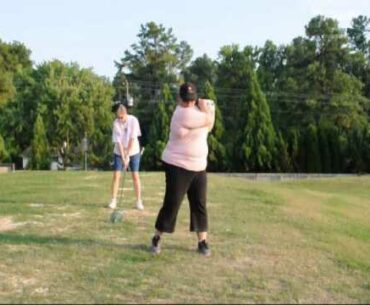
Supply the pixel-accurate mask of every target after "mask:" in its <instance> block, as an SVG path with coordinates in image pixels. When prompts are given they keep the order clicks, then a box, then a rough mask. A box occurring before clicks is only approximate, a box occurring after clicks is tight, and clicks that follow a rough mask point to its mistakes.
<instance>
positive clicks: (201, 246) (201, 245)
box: [198, 240, 211, 257]
mask: <svg viewBox="0 0 370 305" xmlns="http://www.w3.org/2000/svg"><path fill="white" fill-rule="evenodd" d="M198 252H199V254H202V255H204V256H206V257H208V256H210V255H211V250H210V249H209V248H208V244H207V242H206V240H202V241H201V242H198Z"/></svg>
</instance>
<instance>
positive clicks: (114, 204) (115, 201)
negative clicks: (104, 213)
mask: <svg viewBox="0 0 370 305" xmlns="http://www.w3.org/2000/svg"><path fill="white" fill-rule="evenodd" d="M116 207H117V200H116V199H112V201H111V202H110V203H109V205H108V208H110V209H115V208H116Z"/></svg>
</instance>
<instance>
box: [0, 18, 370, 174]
mask: <svg viewBox="0 0 370 305" xmlns="http://www.w3.org/2000/svg"><path fill="white" fill-rule="evenodd" d="M369 25H370V18H368V17H365V16H358V17H356V18H353V20H352V23H351V26H350V27H349V28H347V29H343V28H340V26H339V24H338V22H337V21H336V20H335V19H332V18H326V17H324V16H317V17H314V18H312V19H311V20H310V21H309V23H308V24H307V25H306V26H305V35H304V36H300V37H296V38H294V39H293V40H292V42H291V43H289V44H286V45H276V44H274V43H273V42H272V41H266V43H265V44H264V45H263V46H262V47H256V46H243V47H240V46H239V45H236V44H235V45H227V46H223V47H221V48H220V51H219V54H218V58H217V59H211V58H209V57H208V56H207V55H206V54H205V55H203V56H201V57H198V58H195V59H194V60H192V57H193V51H192V48H191V46H190V45H189V44H188V43H187V42H185V41H178V40H177V38H176V37H175V35H174V33H173V30H172V29H171V28H165V27H164V26H163V25H161V24H156V23H154V22H148V23H146V24H143V25H142V26H141V27H140V29H139V33H138V35H137V38H138V39H137V42H135V43H134V44H132V45H131V47H130V48H129V49H128V50H126V51H125V52H124V54H123V56H122V58H120V59H117V61H116V62H115V65H116V68H117V73H116V76H115V77H114V79H113V80H112V81H110V80H109V79H107V78H104V77H100V76H98V75H96V74H95V73H94V72H93V71H92V70H90V69H83V68H80V67H79V66H78V65H77V64H75V63H63V62H60V61H58V60H54V61H51V62H45V63H42V64H40V65H38V66H34V65H33V63H32V61H31V59H30V55H31V52H30V50H28V49H27V48H26V46H24V45H23V44H21V43H18V42H14V43H5V42H2V41H0V112H1V115H0V162H17V160H18V158H19V156H20V155H21V154H22V152H24V151H25V150H27V149H29V150H30V153H31V156H32V158H31V163H30V168H33V169H47V168H48V167H49V164H50V159H51V158H52V157H53V156H57V155H59V157H61V158H62V159H63V164H64V166H67V165H68V164H76V163H81V162H82V160H83V158H82V153H83V152H82V149H81V141H82V138H83V137H85V136H86V137H87V138H88V139H89V151H88V162H89V166H90V167H93V168H101V169H108V168H109V167H110V160H111V154H112V143H111V126H112V121H113V118H114V115H113V114H112V113H111V112H110V109H111V104H112V101H114V100H117V99H125V97H126V92H127V90H129V93H130V95H131V96H133V97H134V107H133V108H132V109H131V110H130V111H132V112H133V114H135V115H136V116H137V117H138V118H139V121H140V124H141V128H142V132H143V136H142V139H141V144H142V145H143V146H144V147H145V152H144V154H143V159H142V167H143V169H144V170H160V169H161V162H160V156H161V153H162V151H163V149H164V147H165V144H166V142H167V139H168V135H169V124H170V119H171V115H172V112H173V111H174V109H175V106H176V102H177V90H178V86H179V84H180V83H181V82H183V81H190V82H194V83H195V84H196V85H197V87H198V91H199V95H200V96H201V97H204V98H211V99H213V100H215V101H216V105H217V106H216V123H215V128H214V129H213V131H212V132H211V133H210V135H209V137H208V144H209V167H208V168H209V170H210V171H233V172H324V173H339V172H348V173H363V172H369V171H370V124H369V115H370V40H369V39H368V33H369ZM127 86H128V87H127Z"/></svg>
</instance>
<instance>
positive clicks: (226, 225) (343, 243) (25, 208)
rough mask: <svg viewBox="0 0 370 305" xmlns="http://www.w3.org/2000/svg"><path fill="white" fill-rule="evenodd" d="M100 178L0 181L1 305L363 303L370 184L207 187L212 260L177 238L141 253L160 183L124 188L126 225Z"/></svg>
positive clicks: (229, 182)
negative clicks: (137, 197) (156, 251)
mask: <svg viewBox="0 0 370 305" xmlns="http://www.w3.org/2000/svg"><path fill="white" fill-rule="evenodd" d="M110 180H111V173H109V172H87V173H85V172H17V173H11V174H1V175H0V247H1V248H0V249H1V250H0V303H61V302H62V303H210V302H211V303H215V302H217V303H266V302H268V303H370V178H369V177H358V178H341V179H326V180H324V179H323V180H305V181H296V182H273V183H271V182H251V181H248V180H246V179H243V178H231V177H225V176H218V175H214V174H210V175H209V198H208V199H209V214H210V239H209V241H210V246H211V249H212V251H213V253H212V254H213V255H212V257H211V258H204V257H200V256H199V255H198V254H197V253H196V252H195V247H196V239H195V236H194V235H193V234H190V233H189V232H188V225H189V220H188V218H189V209H188V204H187V201H186V202H184V203H183V206H182V209H181V211H180V214H179V218H178V223H177V228H176V232H175V234H173V235H165V236H164V240H163V243H162V253H161V255H160V256H158V257H153V256H152V255H151V254H150V253H149V252H148V249H149V242H150V238H151V236H152V232H153V225H154V221H155V217H156V214H157V212H158V209H159V207H160V205H161V202H162V199H163V192H164V175H163V173H143V174H142V180H143V185H144V190H143V194H144V204H145V207H146V209H145V210H144V211H143V212H139V211H136V210H135V209H133V206H134V193H133V191H132V182H131V179H128V180H127V181H126V185H125V188H127V190H125V194H126V197H125V200H124V210H125V214H124V221H123V222H122V223H117V224H112V223H110V222H109V221H108V219H109V215H110V211H109V210H108V209H106V208H105V206H106V204H107V203H108V200H109V199H110V198H109V188H110Z"/></svg>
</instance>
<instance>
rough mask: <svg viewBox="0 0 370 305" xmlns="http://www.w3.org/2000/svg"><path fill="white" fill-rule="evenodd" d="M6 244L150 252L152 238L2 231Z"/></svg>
mask: <svg viewBox="0 0 370 305" xmlns="http://www.w3.org/2000/svg"><path fill="white" fill-rule="evenodd" d="M5 244H10V245H46V246H59V245H65V246H84V247H106V248H116V249H131V250H138V251H141V252H145V253H149V251H150V240H149V239H148V243H146V244H116V243H110V242H106V241H102V240H94V239H75V238H70V237H62V236H40V235H34V234H15V233H0V247H1V246H2V245H5ZM164 247H165V248H166V249H167V250H174V251H179V252H194V249H189V248H187V247H185V246H181V245H173V244H167V245H165V246H164Z"/></svg>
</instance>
